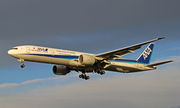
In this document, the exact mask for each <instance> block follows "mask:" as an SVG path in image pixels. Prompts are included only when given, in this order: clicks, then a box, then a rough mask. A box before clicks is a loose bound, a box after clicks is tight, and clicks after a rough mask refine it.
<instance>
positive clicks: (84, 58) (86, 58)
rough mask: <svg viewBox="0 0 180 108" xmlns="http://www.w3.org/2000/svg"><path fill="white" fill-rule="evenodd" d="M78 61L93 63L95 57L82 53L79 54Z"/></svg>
mask: <svg viewBox="0 0 180 108" xmlns="http://www.w3.org/2000/svg"><path fill="white" fill-rule="evenodd" d="M79 62H80V63H81V64H83V65H93V64H94V63H95V62H96V59H95V58H94V57H93V56H91V55H86V54H82V55H80V56H79Z"/></svg>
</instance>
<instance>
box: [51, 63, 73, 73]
mask: <svg viewBox="0 0 180 108" xmlns="http://www.w3.org/2000/svg"><path fill="white" fill-rule="evenodd" d="M52 71H53V73H54V74H56V75H66V74H67V73H69V72H70V70H69V69H68V68H67V66H64V65H54V66H53V69H52Z"/></svg>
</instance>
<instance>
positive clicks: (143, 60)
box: [136, 43, 154, 64]
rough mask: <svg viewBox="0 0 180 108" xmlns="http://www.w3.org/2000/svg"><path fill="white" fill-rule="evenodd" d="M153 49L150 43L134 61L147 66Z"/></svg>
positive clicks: (152, 44)
mask: <svg viewBox="0 0 180 108" xmlns="http://www.w3.org/2000/svg"><path fill="white" fill-rule="evenodd" d="M153 48H154V43H150V44H149V45H148V47H147V48H146V49H145V50H144V51H143V53H142V54H141V55H140V56H139V57H138V59H137V60H136V61H137V62H140V63H145V64H149V63H150V60H151V55H152V52H153Z"/></svg>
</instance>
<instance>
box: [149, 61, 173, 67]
mask: <svg viewBox="0 0 180 108" xmlns="http://www.w3.org/2000/svg"><path fill="white" fill-rule="evenodd" d="M169 62H174V61H173V60H168V61H163V62H158V63H153V64H149V65H147V66H148V67H152V66H157V65H162V64H166V63H169Z"/></svg>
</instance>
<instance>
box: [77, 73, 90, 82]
mask: <svg viewBox="0 0 180 108" xmlns="http://www.w3.org/2000/svg"><path fill="white" fill-rule="evenodd" d="M79 78H82V79H85V80H88V79H90V77H89V76H86V74H85V73H83V74H81V75H79Z"/></svg>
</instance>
